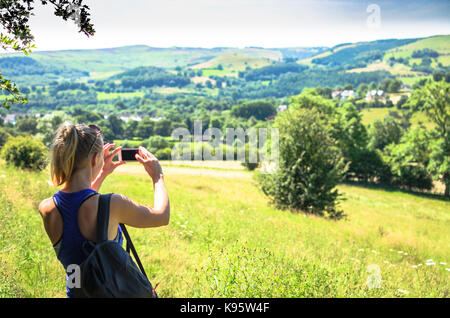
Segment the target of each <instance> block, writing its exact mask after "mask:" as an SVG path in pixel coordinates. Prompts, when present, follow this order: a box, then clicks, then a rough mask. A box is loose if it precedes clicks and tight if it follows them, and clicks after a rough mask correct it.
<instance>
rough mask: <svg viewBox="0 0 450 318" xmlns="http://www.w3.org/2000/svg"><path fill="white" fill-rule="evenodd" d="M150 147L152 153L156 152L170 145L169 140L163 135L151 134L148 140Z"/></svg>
mask: <svg viewBox="0 0 450 318" xmlns="http://www.w3.org/2000/svg"><path fill="white" fill-rule="evenodd" d="M147 145H148V149H149V151H150V152H151V153H156V152H157V151H158V150H161V149H165V148H168V147H169V142H168V141H167V139H166V138H164V137H161V136H151V137H150V138H148V140H147Z"/></svg>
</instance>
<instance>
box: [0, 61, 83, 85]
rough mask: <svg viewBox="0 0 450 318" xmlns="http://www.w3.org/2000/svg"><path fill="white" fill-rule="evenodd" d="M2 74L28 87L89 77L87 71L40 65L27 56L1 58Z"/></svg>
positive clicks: (0, 69)
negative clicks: (60, 80)
mask: <svg viewBox="0 0 450 318" xmlns="http://www.w3.org/2000/svg"><path fill="white" fill-rule="evenodd" d="M0 72H1V73H2V74H3V75H4V76H6V77H7V78H11V79H14V81H15V82H16V83H18V84H26V85H43V84H48V83H50V82H51V81H55V80H59V79H61V78H65V79H78V78H80V77H83V76H89V73H88V72H86V71H80V70H78V69H74V68H69V67H67V66H65V65H58V66H55V65H53V64H52V63H40V62H38V61H37V60H35V59H34V58H31V57H27V56H12V57H4V58H0Z"/></svg>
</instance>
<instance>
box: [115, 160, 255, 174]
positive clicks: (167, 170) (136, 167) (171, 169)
mask: <svg viewBox="0 0 450 318" xmlns="http://www.w3.org/2000/svg"><path fill="white" fill-rule="evenodd" d="M161 164H162V167H163V171H164V174H165V175H168V176H169V175H191V176H210V177H218V178H251V176H252V174H251V173H250V172H248V171H246V170H243V169H227V170H225V169H214V168H213V169H212V168H211V167H209V168H208V167H201V166H198V165H192V167H186V166H176V165H167V164H166V165H165V164H164V162H162V163H161ZM114 173H118V174H134V175H142V174H144V173H146V172H145V170H144V167H142V165H140V164H136V163H129V162H128V163H127V164H125V165H122V166H120V167H117V169H116V170H115V171H114Z"/></svg>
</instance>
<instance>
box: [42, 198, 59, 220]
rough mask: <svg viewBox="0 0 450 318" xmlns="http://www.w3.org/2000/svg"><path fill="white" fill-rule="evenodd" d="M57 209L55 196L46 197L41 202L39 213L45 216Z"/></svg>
mask: <svg viewBox="0 0 450 318" xmlns="http://www.w3.org/2000/svg"><path fill="white" fill-rule="evenodd" d="M55 210H56V206H55V203H54V202H53V197H49V198H46V199H44V200H42V201H41V203H39V213H40V214H41V216H42V217H43V218H45V217H48V216H50V215H51V214H52V213H53V212H54V211H55Z"/></svg>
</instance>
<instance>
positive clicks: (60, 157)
mask: <svg viewBox="0 0 450 318" xmlns="http://www.w3.org/2000/svg"><path fill="white" fill-rule="evenodd" d="M96 139H97V138H96V134H95V133H94V132H93V131H91V129H90V128H89V127H87V126H86V125H84V124H80V125H73V124H71V123H67V122H66V123H63V124H61V125H60V126H59V128H58V130H57V132H56V135H55V138H54V140H53V144H52V149H51V153H52V155H51V165H50V174H51V178H52V182H53V184H54V185H55V186H60V185H62V184H63V183H65V182H67V181H69V180H70V178H71V177H72V174H73V173H74V172H75V170H76V169H77V167H78V166H80V165H81V164H82V163H84V162H85V161H86V160H85V159H87V156H88V152H89V150H88V148H89V145H91V144H92V143H95V145H94V147H93V150H92V153H95V152H98V151H99V150H101V149H103V140H102V139H101V138H98V140H97V141H96Z"/></svg>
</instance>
